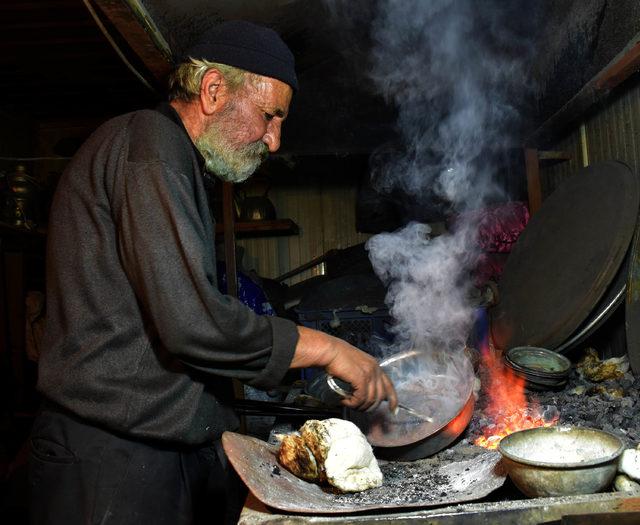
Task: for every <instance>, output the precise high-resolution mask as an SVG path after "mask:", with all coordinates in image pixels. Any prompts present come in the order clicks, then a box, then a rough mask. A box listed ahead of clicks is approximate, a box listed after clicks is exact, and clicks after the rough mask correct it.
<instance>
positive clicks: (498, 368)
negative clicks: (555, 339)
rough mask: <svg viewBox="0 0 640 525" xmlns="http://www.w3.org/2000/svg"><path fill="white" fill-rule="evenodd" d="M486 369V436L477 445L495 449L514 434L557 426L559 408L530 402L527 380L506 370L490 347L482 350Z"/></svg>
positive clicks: (484, 368)
mask: <svg viewBox="0 0 640 525" xmlns="http://www.w3.org/2000/svg"><path fill="white" fill-rule="evenodd" d="M482 369H483V371H484V374H483V376H484V377H483V378H482V391H483V398H484V401H485V403H486V406H485V408H484V415H485V418H486V422H485V425H483V428H482V436H480V437H479V438H477V439H476V440H475V441H474V443H475V444H476V445H478V446H481V447H484V448H489V449H494V448H496V447H497V446H498V443H499V442H500V440H501V439H502V438H503V437H505V436H508V435H509V434H512V433H513V432H516V431H518V430H525V429H527V428H535V427H549V426H553V425H555V424H556V423H557V421H558V418H559V414H558V411H557V410H556V409H555V407H554V408H553V409H548V410H543V409H542V408H541V406H540V405H539V404H538V403H537V401H536V400H535V399H533V398H531V399H528V398H527V394H526V390H525V380H524V378H522V377H519V376H517V375H516V374H515V373H514V372H513V370H511V369H510V368H508V367H507V366H505V365H504V364H503V362H502V360H501V358H500V357H499V354H498V353H497V352H495V351H494V350H492V349H490V348H488V347H487V348H483V349H482Z"/></svg>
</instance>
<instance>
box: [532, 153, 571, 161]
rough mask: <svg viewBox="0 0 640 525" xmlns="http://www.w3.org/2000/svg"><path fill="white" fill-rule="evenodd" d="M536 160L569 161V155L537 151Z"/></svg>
mask: <svg viewBox="0 0 640 525" xmlns="http://www.w3.org/2000/svg"><path fill="white" fill-rule="evenodd" d="M538 160H539V161H543V160H552V161H553V160H556V161H563V160H571V153H569V152H568V151H538Z"/></svg>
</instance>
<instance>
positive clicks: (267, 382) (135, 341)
mask: <svg viewBox="0 0 640 525" xmlns="http://www.w3.org/2000/svg"><path fill="white" fill-rule="evenodd" d="M187 55H188V58H185V59H184V61H183V62H182V63H181V64H179V65H178V66H177V68H176V69H175V71H174V73H173V75H172V77H171V79H170V97H169V98H170V103H168V104H165V105H162V106H161V107H159V108H158V109H156V110H153V111H152V110H142V111H138V112H134V113H130V114H127V115H123V116H120V117H117V118H114V119H112V120H110V121H108V122H106V123H105V124H104V125H102V126H101V127H100V128H99V129H98V130H97V131H96V132H95V133H94V134H93V135H92V136H91V137H90V138H89V139H88V141H87V142H86V143H85V144H84V145H83V146H82V148H81V149H80V150H79V151H78V153H77V154H76V156H75V157H74V159H73V160H72V161H71V162H70V164H69V166H68V168H67V170H66V172H65V173H64V175H63V177H62V178H61V180H60V183H59V186H58V188H57V191H56V195H55V198H54V203H53V207H52V212H51V218H50V228H49V240H48V241H49V243H48V255H47V257H48V260H47V265H48V270H47V287H48V288H47V333H46V345H45V346H46V347H45V349H44V350H43V352H42V355H41V358H40V364H39V366H40V369H39V383H38V385H39V388H40V390H41V391H42V393H43V394H44V396H45V399H46V401H45V403H44V406H43V409H42V411H41V413H40V414H39V416H38V418H37V420H36V422H35V424H34V427H33V431H32V439H31V445H32V453H31V458H30V489H31V503H30V509H31V516H32V521H33V522H35V523H52V524H57V523H64V524H67V525H68V524H73V523H84V524H86V523H100V524H110V523H136V524H140V523H149V524H151V523H152V524H154V525H157V524H160V523H166V524H171V525H179V524H183V523H185V524H186V523H194V522H207V523H209V524H213V523H220V522H221V521H223V518H222V516H224V514H225V505H227V504H228V496H229V494H228V493H229V490H228V486H226V487H225V484H226V483H231V482H230V481H229V482H226V481H225V480H229V479H230V478H229V477H228V472H227V471H226V470H225V469H226V466H225V458H224V455H223V454H222V453H221V451H220V447H219V442H218V440H219V438H220V436H221V434H222V432H223V431H225V430H233V429H236V428H237V418H236V416H235V414H234V413H233V410H232V408H231V402H232V399H233V393H232V385H231V380H232V378H236V379H239V380H242V381H244V382H245V383H247V384H249V385H251V386H253V387H257V388H262V389H269V388H272V387H274V386H276V385H277V384H279V382H280V381H281V380H282V379H283V376H284V374H285V372H286V371H287V370H288V369H289V368H299V367H308V366H319V367H324V368H325V369H326V370H327V371H328V372H329V373H331V374H333V375H335V376H337V377H340V378H342V379H344V380H346V381H348V382H350V383H351V384H352V385H353V386H354V388H355V391H354V394H353V396H352V397H351V398H349V399H348V400H346V401H345V404H346V405H347V406H350V407H353V408H358V409H367V408H369V407H371V406H373V405H375V404H377V403H379V402H381V401H382V400H384V399H387V400H388V401H389V403H390V405H391V407H392V408H394V407H395V405H396V397H395V391H394V389H393V386H392V385H391V383H390V381H389V379H388V378H387V376H386V375H385V374H384V373H383V372H382V371H381V369H380V368H379V367H378V365H377V363H376V362H375V360H374V359H373V358H371V357H370V356H369V355H367V354H365V353H364V352H361V351H360V350H358V349H357V348H354V347H352V346H351V345H349V344H347V343H346V342H344V341H342V340H340V339H337V338H334V337H331V336H329V335H327V334H324V333H322V332H317V331H314V330H310V329H307V328H303V327H297V326H295V325H294V324H293V323H292V322H290V321H288V320H285V319H280V318H276V317H264V316H258V315H256V314H254V313H253V312H252V311H251V310H250V309H249V308H247V307H246V306H244V305H243V304H242V303H240V302H239V301H237V300H236V299H234V298H231V297H228V296H224V295H222V294H220V292H219V291H218V290H217V289H216V285H215V283H216V275H215V257H214V238H215V229H214V224H213V222H212V220H211V217H210V212H209V204H208V202H207V192H206V186H207V185H209V184H213V183H214V180H215V177H217V178H220V179H223V180H227V181H235V182H238V181H242V180H245V179H246V178H247V177H249V176H250V175H251V174H252V173H253V171H254V170H255V169H256V168H257V166H258V165H259V164H260V162H261V161H262V160H264V158H265V157H266V155H267V154H268V152H275V151H276V150H277V149H278V147H279V146H280V132H281V126H282V123H283V121H284V120H285V118H286V117H287V112H288V109H289V103H290V101H291V98H292V95H293V92H294V90H295V89H296V88H297V81H296V76H295V71H294V62H293V56H292V54H291V52H290V51H289V49H288V48H287V47H286V45H285V44H284V42H282V40H281V39H280V37H279V36H278V35H277V34H276V33H275V32H273V31H271V30H269V29H266V28H263V27H260V26H256V25H254V24H250V23H245V22H226V23H223V24H221V25H219V26H217V27H215V28H214V29H212V30H210V31H208V32H207V33H206V34H205V35H204V36H203V37H202V38H201V39H200V40H199V41H198V42H197V43H196V44H195V45H194V46H193V47H192V48H191V50H190V51H189V52H188V54H187ZM225 492H226V493H227V496H225Z"/></svg>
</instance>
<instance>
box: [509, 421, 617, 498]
mask: <svg viewBox="0 0 640 525" xmlns="http://www.w3.org/2000/svg"><path fill="white" fill-rule="evenodd" d="M624 448H625V445H624V443H623V442H622V440H621V439H620V438H618V437H617V436H614V435H613V434H610V433H609V432H605V431H603V430H597V429H593V428H581V427H569V426H562V427H540V428H532V429H528V430H521V431H519V432H514V433H513V434H511V435H509V436H507V437H505V438H504V439H502V441H500V444H499V445H498V450H499V451H500V453H501V454H502V457H503V464H504V466H505V469H506V471H507V473H508V474H509V477H510V478H511V480H512V481H513V483H514V484H515V485H516V486H517V487H518V488H519V489H520V490H521V491H522V492H523V493H524V494H525V495H527V496H529V497H541V496H565V495H577V494H593V493H595V492H600V491H602V490H604V489H606V488H607V487H608V486H609V485H611V482H612V481H613V478H614V477H615V475H616V470H617V467H618V458H619V457H620V454H622V451H623V450H624Z"/></svg>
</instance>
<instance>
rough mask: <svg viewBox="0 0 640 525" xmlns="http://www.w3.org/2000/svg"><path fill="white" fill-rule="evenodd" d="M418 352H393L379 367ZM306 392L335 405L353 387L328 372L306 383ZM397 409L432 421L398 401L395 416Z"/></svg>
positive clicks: (327, 403)
mask: <svg viewBox="0 0 640 525" xmlns="http://www.w3.org/2000/svg"><path fill="white" fill-rule="evenodd" d="M419 353H420V352H419V351H418V350H408V351H406V352H400V353H398V354H394V355H392V356H391V357H388V358H387V359H384V360H383V361H381V362H380V367H381V368H384V367H385V366H388V365H390V364H392V363H395V362H397V361H401V360H403V359H407V358H408V357H413V356H415V355H418V354H419ZM306 390H307V393H308V394H309V395H311V396H313V397H315V398H317V399H319V400H320V401H322V402H323V403H325V404H326V405H329V406H337V405H338V404H339V403H340V401H342V400H343V399H345V398H347V397H350V396H351V394H353V387H352V386H351V384H350V383H347V382H346V381H343V380H342V379H338V378H337V377H334V376H332V375H330V374H321V375H319V376H316V377H315V378H314V379H313V380H312V381H311V382H310V383H309V384H308V385H307V388H306ZM399 410H404V411H405V412H406V413H407V414H411V415H412V416H413V417H415V418H417V419H421V420H423V421H428V422H429V423H432V422H433V418H432V417H431V416H427V415H426V414H421V413H420V412H417V411H416V410H414V409H413V408H411V407H408V406H406V405H404V404H402V403H398V406H397V407H396V410H395V412H393V415H394V416H395V415H396V414H397V413H398V411H399Z"/></svg>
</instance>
